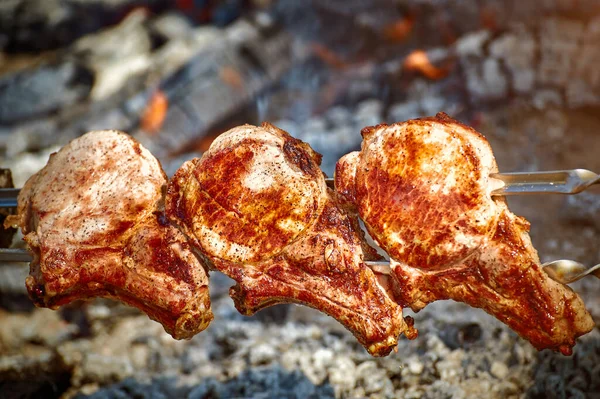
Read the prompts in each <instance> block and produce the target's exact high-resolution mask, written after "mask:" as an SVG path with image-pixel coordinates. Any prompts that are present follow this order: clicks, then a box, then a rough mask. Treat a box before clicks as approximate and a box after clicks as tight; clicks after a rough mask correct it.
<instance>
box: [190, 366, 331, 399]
mask: <svg viewBox="0 0 600 399" xmlns="http://www.w3.org/2000/svg"><path fill="white" fill-rule="evenodd" d="M334 397H335V394H334V390H333V388H332V387H331V386H330V385H329V384H323V385H319V386H317V385H314V384H313V383H312V382H310V380H309V379H308V378H307V377H306V376H305V375H304V374H302V373H301V372H300V371H299V370H294V371H286V370H284V369H283V368H281V367H278V366H276V367H272V368H267V369H250V370H246V371H244V372H243V373H241V374H240V375H239V376H237V377H236V378H234V379H231V380H229V381H226V382H218V381H216V380H214V379H208V380H206V381H204V382H203V383H201V384H200V385H198V386H197V387H195V388H194V389H192V391H191V392H190V393H189V395H188V398H189V399H207V398H211V399H225V398H261V399H276V398H289V399H296V398H297V399H300V398H314V399H316V398H325V399H329V398H331V399H333V398H334Z"/></svg>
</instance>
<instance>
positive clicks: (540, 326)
mask: <svg viewBox="0 0 600 399" xmlns="http://www.w3.org/2000/svg"><path fill="white" fill-rule="evenodd" d="M362 135H363V143H362V149H361V151H360V152H355V153H351V154H348V155H346V156H345V157H344V158H342V159H341V160H340V161H339V162H338V165H337V168H336V179H335V180H336V181H335V182H336V189H337V190H338V191H339V192H340V195H341V196H342V197H343V198H344V200H345V201H347V202H349V203H353V204H354V210H355V211H357V212H358V213H359V214H360V216H361V217H362V219H363V220H364V222H365V224H366V226H367V229H368V231H369V232H370V234H371V235H372V236H373V237H374V238H375V240H376V241H377V243H378V244H379V245H380V246H381V247H382V248H383V249H384V250H385V251H387V253H388V254H389V255H390V257H391V266H392V268H393V271H394V273H393V274H394V277H395V278H396V279H397V284H395V286H396V287H400V288H399V289H396V290H395V297H396V300H397V301H398V303H400V304H401V305H402V306H404V307H406V306H409V307H411V308H412V309H413V310H415V311H418V310H420V309H422V308H423V307H424V306H425V305H427V304H428V303H430V302H433V301H436V300H439V299H454V300H456V301H460V302H465V303H467V304H469V305H471V306H474V307H478V308H482V309H484V310H485V311H487V312H488V313H490V314H492V315H494V316H495V317H497V318H498V319H499V320H501V321H502V322H504V323H506V324H507V325H509V326H510V327H511V328H512V329H513V330H515V331H516V332H517V333H519V334H520V335H521V336H522V337H523V338H525V339H527V340H529V341H530V342H531V343H532V344H533V345H534V346H535V347H536V348H538V349H543V348H551V349H554V350H560V351H561V352H562V353H564V354H569V353H571V351H572V347H573V345H574V344H575V339H576V338H577V337H578V336H580V335H582V334H585V333H587V332H589V331H590V330H591V329H592V328H593V326H594V322H593V320H592V319H591V316H590V314H589V313H588V312H587V310H586V309H585V306H584V304H583V302H582V300H581V298H580V297H579V296H578V295H577V294H576V293H574V292H573V291H572V290H571V289H570V288H569V287H567V286H564V285H562V284H559V283H557V282H555V281H553V280H551V279H550V278H549V277H548V276H547V275H546V274H545V273H544V272H543V271H542V269H541V265H540V261H539V259H538V255H537V252H536V250H535V249H534V248H533V246H532V244H531V240H530V238H529V235H528V231H529V223H528V222H527V221H526V220H525V219H523V218H520V217H518V216H515V215H514V214H513V213H511V212H510V210H509V209H508V207H507V205H506V202H505V201H504V199H503V198H499V197H492V196H491V192H492V191H493V190H494V189H495V188H497V187H498V184H502V183H501V182H498V181H496V180H494V179H491V178H490V177H489V174H490V173H493V172H497V170H498V169H497V166H496V161H495V159H494V156H493V153H492V149H491V147H490V146H489V144H488V142H487V141H486V140H485V138H484V137H483V136H482V135H481V134H479V133H478V132H476V131H475V130H473V129H471V128H469V127H467V126H464V125H462V124H460V123H458V122H457V121H454V120H452V119H451V118H449V117H448V116H446V115H445V114H438V115H437V116H436V117H434V118H424V119H417V120H411V121H407V122H404V123H398V124H394V125H391V126H387V125H379V126H375V127H372V128H365V129H363V131H362Z"/></svg>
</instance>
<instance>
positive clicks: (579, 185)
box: [325, 169, 600, 196]
mask: <svg viewBox="0 0 600 399" xmlns="http://www.w3.org/2000/svg"><path fill="white" fill-rule="evenodd" d="M490 177H491V178H494V179H497V180H500V181H502V182H503V183H504V186H503V187H501V188H498V189H496V190H494V191H492V195H493V196H505V195H525V194H578V193H580V192H582V191H584V190H585V189H587V188H589V187H590V186H592V185H594V184H600V175H597V174H596V173H594V172H592V171H589V170H587V169H570V170H551V171H545V172H512V173H492V174H490ZM325 182H326V183H327V184H328V185H329V186H330V187H333V184H334V179H333V178H327V179H325Z"/></svg>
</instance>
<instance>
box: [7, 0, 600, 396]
mask: <svg viewBox="0 0 600 399" xmlns="http://www.w3.org/2000/svg"><path fill="white" fill-rule="evenodd" d="M174 3H180V2H169V1H163V0H153V1H149V2H142V1H138V0H93V1H89V2H83V1H81V0H60V1H59V0H52V1H47V2H42V1H41V0H40V1H29V0H10V1H6V2H0V22H1V23H0V50H1V52H0V75H1V76H0V163H1V164H2V166H3V167H9V168H11V169H12V171H13V178H14V183H15V185H16V186H17V187H20V186H22V185H23V184H24V182H25V181H26V179H27V178H28V177H29V176H31V175H32V174H33V173H35V172H36V171H37V170H39V169H40V168H41V167H43V165H44V164H45V163H46V161H47V159H48V157H49V156H50V154H51V153H52V152H53V151H56V150H57V149H58V148H59V147H60V146H61V145H64V144H65V143H66V142H68V141H69V140H71V139H73V138H74V137H77V136H79V135H81V134H82V133H84V132H86V131H88V130H93V129H111V128H114V129H120V130H124V131H127V132H129V133H131V134H132V135H134V136H135V137H136V138H137V139H138V140H140V141H141V142H142V143H143V144H144V145H145V146H147V147H148V148H149V149H150V150H151V151H152V153H153V154H155V155H156V156H157V157H158V158H159V159H160V160H161V162H162V164H163V166H164V168H165V170H166V171H167V173H168V174H169V175H172V174H173V173H174V172H175V170H176V169H177V168H178V167H179V166H181V164H182V163H183V162H184V161H185V160H188V159H190V158H192V157H195V156H200V155H201V154H202V152H203V151H204V150H205V149H206V148H207V146H208V145H209V144H210V142H211V140H212V139H213V138H214V137H215V136H216V135H217V134H218V133H220V132H222V131H225V130H226V129H228V128H229V127H232V126H235V125H238V124H242V123H253V124H258V123H260V122H261V121H263V120H268V121H270V122H272V123H274V124H275V125H277V126H278V127H280V128H282V129H284V130H287V131H288V132H290V133H291V134H292V135H294V136H296V137H298V138H300V139H302V140H305V141H307V142H308V143H310V144H311V146H312V147H313V148H314V149H316V150H317V151H319V152H320V153H322V154H323V155H324V157H323V165H322V167H323V170H324V172H325V173H327V174H328V175H332V174H333V170H334V166H335V162H336V161H337V159H338V158H339V157H340V156H341V155H343V154H345V153H347V152H349V151H353V150H356V149H358V148H359V146H360V143H361V137H360V130H361V129H362V128H363V127H365V126H369V125H375V124H378V123H393V122H397V121H403V120H406V119H410V118H415V117H420V116H428V115H434V114H435V113H437V112H440V111H443V112H446V113H448V114H449V115H451V116H452V117H455V118H457V119H459V120H461V121H462V122H464V123H466V124H468V125H471V126H473V127H474V128H475V129H477V130H478V131H480V132H482V133H483V134H484V135H485V136H486V138H487V139H488V141H489V142H490V144H491V145H492V148H493V149H494V153H495V155H496V158H497V161H498V164H499V166H500V169H501V170H502V171H533V170H556V169H569V168H586V169H590V170H593V171H596V172H599V171H600V158H598V157H597V154H599V153H600V139H599V137H600V136H598V128H599V127H600V119H599V118H598V115H599V113H598V110H599V109H600V74H598V68H597V65H598V61H600V47H599V43H600V40H598V39H599V38H600V36H599V35H600V10H599V8H598V5H597V2H596V1H593V0H589V1H583V0H581V1H578V2H570V1H562V0H546V1H543V2H526V1H506V2H502V3H498V2H495V1H493V0H477V1H475V0H460V1H459V0H437V1H423V0H402V1H400V0H398V1H392V0H389V1H388V0H377V1H373V2H371V3H372V6H370V7H367V6H365V4H366V3H365V2H361V1H354V0H353V1H345V0H344V1H343V0H327V1H318V0H310V1H306V2H303V5H302V6H299V5H298V4H299V2H294V1H287V0H280V1H265V0H262V1H258V0H256V1H244V2H242V1H239V2H236V1H227V2H213V3H215V4H217V3H218V4H219V5H218V6H215V7H217V8H215V9H213V10H211V13H208V14H207V13H204V14H202V13H200V12H197V11H200V10H189V9H184V10H182V9H175V8H174V7H173V4H174ZM181 3H185V2H181ZM194 3H202V2H194ZM140 5H143V6H144V8H143V9H140V8H139V7H140ZM131 10H134V11H133V12H129V11H131ZM51 11H52V12H51ZM203 12H204V11H203ZM90 15H94V16H96V18H90V17H89V16H90ZM199 15H211V16H212V17H211V18H212V19H210V20H208V21H204V20H203V21H202V23H199V21H198V20H197V18H198V16H199ZM332 20H334V21H335V24H332V23H331V22H330V21H332ZM411 21H412V22H411ZM410 23H413V25H412V27H410V26H409V24H410ZM100 28H101V29H100ZM407 29H408V30H407ZM40 32H43V34H40ZM406 32H408V33H406ZM115 43H117V45H115ZM414 50H420V51H422V52H423V53H424V54H425V55H426V57H427V60H428V61H429V62H430V64H431V65H429V66H428V68H426V69H423V68H419V67H418V66H414V65H411V64H410V63H409V62H408V60H410V58H409V56H410V55H411V54H413V51H414ZM157 93H159V94H161V95H164V96H165V97H166V98H167V100H168V104H169V107H168V112H167V114H166V116H165V117H164V118H162V119H160V118H159V119H160V120H159V121H158V122H156V121H155V118H152V117H151V118H149V119H146V118H145V116H144V115H145V114H146V112H147V111H148V110H152V107H151V105H152V103H153V101H154V99H155V98H156V95H157ZM151 116H152V115H151ZM153 121H154V122H153ZM599 194H600V191H599V190H598V187H594V188H591V189H589V190H587V191H586V192H585V193H582V194H579V195H577V196H571V197H568V198H565V197H560V196H544V197H543V198H541V197H518V198H516V197H515V198H509V204H510V206H511V209H512V210H513V211H514V212H515V213H517V214H518V215H521V216H524V217H525V218H527V219H528V220H529V221H530V222H531V226H532V228H531V236H532V241H533V243H534V246H535V247H536V248H537V249H538V252H539V253H540V258H541V260H542V262H545V261H549V260H554V259H565V258H567V259H573V260H576V261H580V262H583V263H586V264H596V263H599V261H600V252H599V250H598V248H599V243H600V216H599V215H600V214H599V212H598V210H599V209H600V195H599ZM13 245H14V246H22V245H23V243H22V241H20V237H18V236H17V237H15V239H14V240H13ZM27 273H28V267H27V265H24V264H0V397H2V398H39V397H61V398H86V397H89V398H130V397H135V398H175V397H177V398H194V399H200V398H231V397H240V398H241V397H243V398H311V397H313V398H329V397H335V398H363V397H368V398H586V397H599V396H598V392H600V386H599V384H600V382H599V381H600V332H599V331H598V328H596V329H594V330H593V331H592V332H591V333H589V334H587V335H586V336H584V337H582V338H580V339H579V340H578V343H577V346H576V347H575V349H574V353H573V355H572V356H570V357H565V356H563V355H560V354H557V353H553V352H550V351H547V350H546V351H542V352H538V351H536V350H535V349H534V348H533V347H532V346H531V345H530V344H529V343H528V342H526V341H524V340H522V339H520V338H519V337H518V336H517V335H516V334H515V333H514V332H512V331H511V330H510V329H508V328H507V327H506V326H504V325H503V324H501V323H500V322H498V321H497V320H495V319H494V318H492V317H490V316H489V315H487V314H486V313H484V312H483V311H481V310H478V309H473V308H470V307H467V306H465V305H462V304H459V303H453V302H445V301H443V302H437V303H433V304H431V305H428V306H427V308H426V309H424V310H423V311H421V312H420V313H418V314H415V315H414V318H415V326H416V327H417V328H418V329H419V337H418V338H417V339H416V340H414V341H408V340H406V339H400V343H399V345H398V351H397V353H392V354H391V355H390V356H388V357H386V358H373V357H371V356H370V355H368V353H367V352H366V351H365V350H364V349H363V348H362V347H361V346H360V345H359V344H358V343H357V342H356V340H355V339H354V337H353V336H352V335H351V334H350V333H349V332H347V331H346V330H345V329H343V327H342V326H341V325H340V324H338V323H337V322H335V321H334V320H333V319H331V318H329V317H327V316H325V315H323V314H321V313H319V312H317V311H315V310H313V309H309V308H306V307H301V306H295V305H278V306H275V307H272V308H268V309H265V310H263V311H261V312H259V313H258V314H257V315H255V316H253V317H244V316H241V315H240V314H238V312H237V311H236V310H235V308H234V307H233V304H232V301H231V300H230V299H229V297H228V288H229V286H230V285H232V284H233V282H232V281H231V280H229V279H228V278H226V277H224V276H223V275H220V274H218V273H213V274H211V280H210V284H211V287H210V292H211V300H212V302H213V311H214V313H215V320H214V321H213V323H212V324H211V325H210V326H209V328H208V329H207V330H206V331H203V332H202V333H200V334H198V335H197V336H195V337H194V338H193V339H191V340H189V341H175V340H173V339H172V338H171V337H170V336H169V335H167V334H166V333H165V332H164V331H163V330H162V327H161V326H160V325H159V324H158V323H155V322H153V321H151V320H149V319H148V318H147V317H146V316H145V315H143V314H141V313H139V312H138V311H137V310H135V309H132V308H128V307H126V306H123V305H121V304H118V303H116V302H112V301H108V300H101V299H96V300H93V301H90V302H86V303H73V304H70V305H68V306H65V307H63V308H61V309H60V310H57V311H52V310H48V309H36V308H34V307H33V305H32V304H31V301H29V299H28V298H27V296H26V292H25V287H24V283H23V282H24V279H25V276H26V275H27ZM571 287H572V288H573V289H574V290H575V291H577V292H578V293H579V294H580V295H581V296H582V297H583V299H584V301H585V303H586V306H587V307H588V309H589V310H590V311H591V313H592V315H593V316H594V318H595V320H600V296H599V295H598V281H596V280H595V279H592V278H588V279H584V280H582V281H580V282H578V283H575V284H572V285H571ZM407 313H409V312H407Z"/></svg>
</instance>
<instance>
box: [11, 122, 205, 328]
mask: <svg viewBox="0 0 600 399" xmlns="http://www.w3.org/2000/svg"><path fill="white" fill-rule="evenodd" d="M166 184H167V178H166V175H165V174H164V172H163V170H162V168H161V166H160V164H159V162H158V161H157V160H156V158H154V157H153V156H152V155H151V154H150V153H149V152H148V151H147V150H146V149H145V148H143V147H142V146H141V145H140V144H139V143H137V142H136V141H135V140H133V139H132V138H131V137H129V136H128V135H126V134H124V133H120V132H116V131H96V132H90V133H88V134H86V135H84V136H82V137H80V138H78V139H76V140H73V141H72V142H71V143H70V144H68V145H66V146H65V147H63V148H62V149H61V150H60V151H59V152H58V153H55V154H53V155H52V156H51V158H50V160H49V161H48V164H47V165H46V166H45V167H44V168H43V169H42V170H41V171H40V172H38V173H37V174H35V175H34V176H32V177H31V178H30V179H29V180H28V181H27V183H26V184H25V186H24V187H23V189H22V190H21V193H20V195H19V201H18V205H19V206H18V216H14V217H13V218H12V220H11V221H9V224H11V223H13V224H18V225H19V226H20V227H21V229H22V231H23V234H24V236H25V241H26V242H27V244H28V245H29V248H30V250H31V251H32V252H33V253H34V261H33V262H32V263H31V270H30V275H29V277H28V278H27V281H26V285H27V290H28V291H29V295H30V296H31V298H32V300H33V301H34V302H35V304H36V305H37V306H44V307H50V308H57V307H59V306H61V305H64V304H66V303H69V302H71V301H74V300H77V299H88V298H91V297H107V298H114V299H118V300H121V301H123V302H125V303H127V304H129V305H131V306H134V307H137V308H139V309H141V310H142V311H144V312H145V313H146V314H148V316H150V318H152V319H154V320H156V321H158V322H160V323H161V324H162V325H163V326H164V328H165V330H166V331H167V332H168V333H169V334H171V335H172V336H173V337H175V338H178V339H181V338H190V337H191V336H193V335H194V334H196V333H198V332H199V331H202V330H203V329H205V328H206V327H207V326H208V324H209V323H210V321H211V320H212V318H213V316H212V312H211V310H210V300H209V297H208V277H207V274H206V272H205V269H204V268H203V266H202V265H201V264H200V262H199V261H198V259H197V258H196V257H195V255H194V254H193V253H192V251H191V247H190V245H189V243H188V241H187V239H186V238H185V237H184V235H183V234H182V233H181V232H180V231H179V230H178V229H177V228H175V227H173V226H171V225H170V224H169V223H168V221H167V219H166V218H165V216H164V209H162V208H163V207H164V190H165V188H166Z"/></svg>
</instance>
